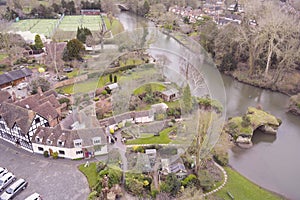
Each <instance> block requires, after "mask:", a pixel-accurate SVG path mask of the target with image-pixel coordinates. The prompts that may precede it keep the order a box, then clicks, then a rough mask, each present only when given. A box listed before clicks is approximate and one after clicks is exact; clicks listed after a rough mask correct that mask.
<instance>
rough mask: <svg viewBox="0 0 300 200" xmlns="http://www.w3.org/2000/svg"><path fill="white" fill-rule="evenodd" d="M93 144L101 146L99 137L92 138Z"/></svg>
mask: <svg viewBox="0 0 300 200" xmlns="http://www.w3.org/2000/svg"><path fill="white" fill-rule="evenodd" d="M93 144H94V145H99V144H101V137H94V138H93Z"/></svg>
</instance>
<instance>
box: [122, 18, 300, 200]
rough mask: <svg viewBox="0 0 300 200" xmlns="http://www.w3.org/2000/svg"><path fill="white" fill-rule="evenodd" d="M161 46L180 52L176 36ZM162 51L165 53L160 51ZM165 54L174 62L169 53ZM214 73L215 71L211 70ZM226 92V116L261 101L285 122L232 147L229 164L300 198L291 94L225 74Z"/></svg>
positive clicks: (126, 22) (128, 24) (134, 24)
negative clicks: (244, 145)
mask: <svg viewBox="0 0 300 200" xmlns="http://www.w3.org/2000/svg"><path fill="white" fill-rule="evenodd" d="M119 19H120V21H121V23H122V24H123V26H124V28H125V30H129V31H130V30H133V29H135V28H139V27H143V26H151V27H153V26H154V25H153V23H151V22H148V21H146V20H145V19H143V18H140V17H136V16H135V15H131V14H129V13H126V12H125V13H124V12H122V13H120V14H119ZM159 43H160V45H161V46H162V47H163V48H165V49H169V50H171V51H173V52H180V51H181V50H182V49H180V45H179V44H178V42H176V41H175V40H174V39H172V38H171V39H170V38H167V37H162V38H161V39H160V40H159ZM160 53H162V52H161V51H160ZM165 55H166V56H167V57H168V58H169V59H170V60H171V61H172V59H173V62H171V63H177V62H178V61H176V60H174V58H172V57H171V56H170V55H169V54H168V53H167V52H166V53H165ZM204 70H207V69H204ZM209 73H212V72H209ZM222 80H223V83H224V88H225V93H226V97H227V98H226V117H232V116H236V115H242V114H244V113H245V112H246V110H247V107H248V106H257V105H258V104H259V105H261V106H262V107H263V109H264V110H266V111H268V112H270V113H271V114H274V115H275V116H276V117H278V118H280V119H281V120H282V121H283V123H282V125H281V126H280V128H279V130H278V134H277V136H276V137H275V136H271V135H265V134H260V133H256V134H255V135H254V137H253V144H254V145H253V147H252V148H250V149H241V148H238V147H234V148H232V149H231V150H230V152H229V155H230V158H229V164H230V165H231V166H232V167H233V168H234V169H235V170H237V171H238V172H240V173H241V174H242V175H244V176H245V177H247V178H248V179H250V180H251V181H253V182H255V183H256V184H258V185H260V186H262V187H264V188H266V189H269V190H272V191H274V192H277V193H280V194H282V195H284V196H285V197H287V198H289V199H295V200H296V199H300V190H299V186H298V184H299V183H298V182H299V180H300V173H299V172H298V170H299V169H300V154H299V151H300V145H299V144H300V120H299V117H296V116H293V115H291V114H289V113H286V110H287V105H288V96H286V95H283V94H281V93H277V92H271V91H268V90H263V89H260V88H256V87H252V86H250V85H247V84H243V83H240V82H238V81H236V80H234V79H232V78H231V77H228V76H225V75H222Z"/></svg>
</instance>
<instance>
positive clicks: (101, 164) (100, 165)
mask: <svg viewBox="0 0 300 200" xmlns="http://www.w3.org/2000/svg"><path fill="white" fill-rule="evenodd" d="M105 167H106V164H105V163H103V162H98V163H97V172H98V173H99V172H101V171H102V170H104V169H105Z"/></svg>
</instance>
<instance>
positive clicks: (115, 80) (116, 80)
mask: <svg viewBox="0 0 300 200" xmlns="http://www.w3.org/2000/svg"><path fill="white" fill-rule="evenodd" d="M116 82H118V77H117V75H115V76H114V83H116Z"/></svg>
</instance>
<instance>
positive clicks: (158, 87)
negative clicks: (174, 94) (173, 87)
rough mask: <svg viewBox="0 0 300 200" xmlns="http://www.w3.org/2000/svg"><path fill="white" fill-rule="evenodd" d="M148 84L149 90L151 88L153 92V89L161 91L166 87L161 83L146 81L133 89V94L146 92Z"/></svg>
mask: <svg viewBox="0 0 300 200" xmlns="http://www.w3.org/2000/svg"><path fill="white" fill-rule="evenodd" d="M149 85H150V86H151V90H152V91H153V92H155V91H163V90H165V89H166V86H164V85H163V84H161V83H148V84H145V85H142V86H141V87H139V88H137V89H135V90H134V91H133V94H134V95H139V94H143V93H145V92H146V89H147V87H148V86H149Z"/></svg>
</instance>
